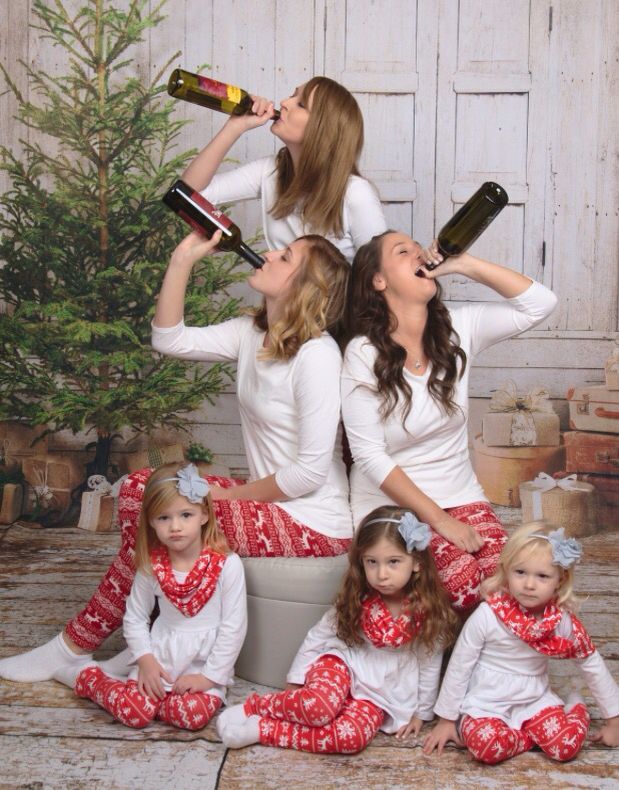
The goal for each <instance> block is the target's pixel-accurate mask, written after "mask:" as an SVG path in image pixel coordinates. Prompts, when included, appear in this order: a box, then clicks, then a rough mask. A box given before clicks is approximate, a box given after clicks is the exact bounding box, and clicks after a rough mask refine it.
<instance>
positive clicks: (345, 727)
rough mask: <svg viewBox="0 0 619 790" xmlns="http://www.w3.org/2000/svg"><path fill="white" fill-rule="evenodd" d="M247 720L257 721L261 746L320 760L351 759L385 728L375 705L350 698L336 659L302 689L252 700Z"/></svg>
mask: <svg viewBox="0 0 619 790" xmlns="http://www.w3.org/2000/svg"><path fill="white" fill-rule="evenodd" d="M245 713H246V714H247V715H248V716H251V715H252V714H256V715H258V716H260V717H261V718H260V723H259V727H260V743H263V744H265V745H267V746H280V747H282V748H284V749H298V750H299V751H303V752H314V753H323V754H355V753H356V752H360V751H361V750H362V749H365V747H366V746H367V745H368V743H369V742H370V741H371V740H372V738H373V737H374V736H375V735H376V733H377V732H378V730H379V727H380V725H381V724H382V723H383V719H384V716H385V714H384V711H383V710H382V709H381V708H379V707H378V706H377V705H375V704H374V703H373V702H370V701H369V700H365V699H353V698H352V697H351V696H350V671H349V670H348V667H347V666H346V664H345V663H344V662H343V661H342V660H341V659H340V658H338V657H337V656H332V655H325V656H321V657H320V658H319V659H318V660H317V661H315V662H314V663H313V664H312V665H311V666H310V668H309V669H308V671H307V674H306V675H305V683H304V685H303V686H302V688H299V689H294V690H291V691H280V692H277V693H275V694H264V695H262V696H259V695H258V694H252V696H251V697H249V698H248V699H247V700H246V702H245Z"/></svg>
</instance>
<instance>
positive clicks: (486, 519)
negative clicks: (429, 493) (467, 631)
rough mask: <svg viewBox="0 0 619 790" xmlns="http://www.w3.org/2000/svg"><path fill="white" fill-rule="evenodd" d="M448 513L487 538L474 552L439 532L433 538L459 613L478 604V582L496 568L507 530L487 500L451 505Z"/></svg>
mask: <svg viewBox="0 0 619 790" xmlns="http://www.w3.org/2000/svg"><path fill="white" fill-rule="evenodd" d="M445 512H446V513H449V515H450V516H452V517H453V518H455V519H457V520H458V521H461V522H462V523H463V524H468V525H469V526H471V527H473V529H474V530H475V531H476V532H479V534H480V535H481V536H482V537H483V538H484V545H483V546H482V547H481V549H480V550H479V551H476V552H475V554H469V553H468V552H466V551H463V550H462V549H459V548H458V547H457V546H454V544H453V543H450V542H449V541H447V540H445V538H442V537H441V536H440V535H437V534H436V532H433V533H432V539H431V541H430V551H431V552H432V556H433V557H434V562H435V563H436V569H437V570H438V575H439V578H440V580H441V581H442V582H443V585H444V587H445V589H446V590H447V593H448V595H449V600H450V601H451V605H452V607H453V608H454V609H455V610H456V611H457V612H469V611H470V610H471V609H472V608H473V607H474V606H477V604H478V603H479V600H480V598H479V585H480V584H481V583H482V581H483V580H484V579H487V578H488V577H489V576H492V574H493V573H494V571H495V569H496V566H497V564H498V561H499V555H500V553H501V550H502V548H503V546H504V545H505V542H506V541H507V533H506V532H505V530H504V529H503V527H502V526H501V523H500V521H499V520H498V518H497V517H496V514H495V512H494V511H493V510H492V508H491V507H490V505H489V504H488V503H487V502H472V503H471V504H469V505H459V506H458V507H448V508H445Z"/></svg>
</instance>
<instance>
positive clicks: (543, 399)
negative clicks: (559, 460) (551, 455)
mask: <svg viewBox="0 0 619 790" xmlns="http://www.w3.org/2000/svg"><path fill="white" fill-rule="evenodd" d="M482 436H483V440H484V444H485V445H486V447H558V446H559V444H560V442H561V436H560V433H559V415H558V414H555V412H554V411H553V408H552V404H551V403H550V395H549V392H548V390H547V389H546V388H545V387H534V388H533V389H531V390H529V391H528V392H525V393H520V392H518V389H517V388H516V384H515V383H514V382H513V381H507V382H506V383H505V384H504V385H503V386H502V387H501V389H498V390H495V391H494V392H493V393H492V397H491V398H490V405H489V411H488V412H487V413H486V414H484V416H483V418H482Z"/></svg>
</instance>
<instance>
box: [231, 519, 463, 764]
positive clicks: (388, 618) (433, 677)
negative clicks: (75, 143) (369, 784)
mask: <svg viewBox="0 0 619 790" xmlns="http://www.w3.org/2000/svg"><path fill="white" fill-rule="evenodd" d="M429 542H430V529H429V527H428V526H427V524H422V523H420V522H419V521H417V519H416V518H415V517H414V515H413V514H412V513H411V512H410V511H407V510H404V509H401V508H396V507H381V508H377V509H376V510H375V511H374V512H372V513H370V514H369V515H368V516H367V518H366V519H365V520H364V521H363V523H362V524H361V526H360V528H359V530H358V532H357V534H356V536H355V538H354V540H353V543H352V546H351V549H350V552H349V560H350V565H349V568H348V571H347V573H346V575H345V577H344V581H343V583H342V588H341V591H340V593H339V595H338V597H337V599H336V602H335V606H334V607H333V608H332V609H330V610H329V611H328V612H327V613H326V614H325V615H324V616H323V618H322V619H321V620H320V622H319V623H318V624H317V625H316V626H314V628H312V629H311V630H310V632H309V633H308V635H307V637H306V638H305V641H304V642H303V644H302V645H301V648H300V649H299V652H298V653H297V655H296V657H295V659H294V662H293V664H292V667H291V669H290V672H289V674H288V680H289V682H290V683H293V684H302V685H301V686H300V687H295V688H292V689H289V690H287V691H281V692H277V693H274V694H265V695H263V696H259V695H258V694H254V695H252V696H251V697H249V698H248V699H247V700H246V702H245V704H244V705H235V706H233V707H232V708H229V709H228V710H226V711H224V712H223V713H222V714H221V715H220V716H219V718H218V720H217V731H218V733H219V735H220V737H221V739H222V741H223V742H224V744H225V745H226V746H228V747H232V748H240V747H242V746H247V745H249V744H251V743H258V742H260V743H262V744H266V745H270V746H282V747H285V748H289V749H299V750H302V751H309V752H324V753H334V752H335V753H342V754H351V753H354V752H359V751H361V750H362V749H364V748H365V747H366V746H367V745H368V743H369V742H370V741H371V740H372V738H373V737H374V735H375V734H376V733H377V732H378V730H379V729H381V730H383V731H384V732H387V733H396V737H399V738H403V737H406V736H407V735H409V734H410V733H413V734H415V735H417V734H418V733H419V730H420V729H421V726H422V724H423V722H424V720H428V719H431V718H432V708H433V705H434V700H435V698H436V693H437V689H438V682H439V673H440V668H441V657H442V654H443V649H444V648H445V646H447V645H448V644H450V643H451V642H452V641H453V639H454V637H455V630H456V626H457V616H456V615H455V614H454V613H453V611H452V609H451V607H450V605H449V599H448V597H447V593H446V592H445V590H444V588H443V586H442V585H441V583H440V581H439V579H438V575H437V571H436V567H435V565H434V560H433V559H432V556H431V554H430V552H429V551H428V544H429Z"/></svg>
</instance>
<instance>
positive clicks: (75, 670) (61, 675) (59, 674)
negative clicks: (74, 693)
mask: <svg viewBox="0 0 619 790" xmlns="http://www.w3.org/2000/svg"><path fill="white" fill-rule="evenodd" d="M96 666H97V663H96V662H95V661H87V662H86V663H85V664H82V663H81V662H80V663H79V664H77V663H76V662H75V661H72V662H71V663H70V664H63V665H62V666H61V667H58V669H57V670H56V671H55V672H54V680H57V681H58V682H59V683H63V684H64V685H65V686H68V687H69V688H70V689H75V681H76V680H77V676H78V675H79V674H80V672H83V671H84V670H85V669H86V667H96Z"/></svg>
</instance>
